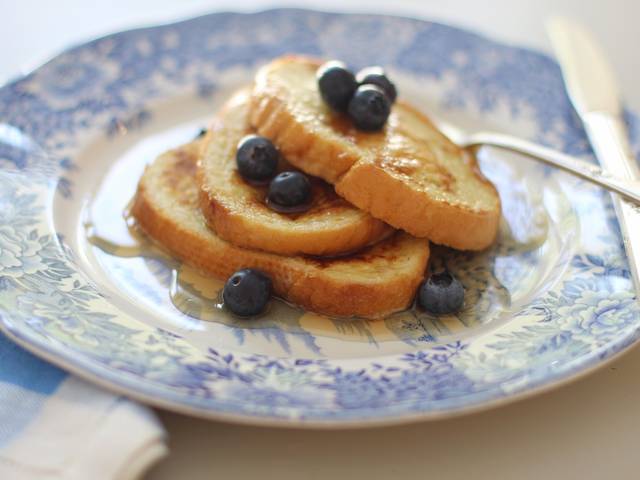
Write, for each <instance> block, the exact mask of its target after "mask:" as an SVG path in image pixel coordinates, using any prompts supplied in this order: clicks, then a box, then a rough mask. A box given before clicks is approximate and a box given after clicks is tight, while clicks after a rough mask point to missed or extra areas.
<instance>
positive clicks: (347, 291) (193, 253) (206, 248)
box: [131, 144, 429, 318]
mask: <svg viewBox="0 0 640 480" xmlns="http://www.w3.org/2000/svg"><path fill="white" fill-rule="evenodd" d="M196 156H197V154H196V153H195V149H194V148H193V144H191V145H187V146H185V147H183V148H180V149H176V150H172V151H170V152H167V153H165V154H164V155H161V156H160V157H159V158H158V159H157V160H156V162H155V163H154V164H153V165H151V166H150V167H148V168H147V169H146V170H145V173H144V175H143V177H142V179H141V180H140V183H139V184H138V190H137V193H136V196H135V199H134V202H133V206H132V209H131V212H132V214H133V216H134V217H135V218H136V221H137V222H138V225H139V226H140V227H141V228H142V230H143V231H145V232H146V233H147V234H148V235H149V236H150V237H151V238H153V239H154V240H155V241H156V242H158V243H159V244H161V245H163V246H164V247H165V248H167V249H168V250H169V251H170V252H171V253H172V254H174V255H175V256H176V257H178V258H180V259H181V260H183V261H185V262H186V263H189V264H191V265H193V266H194V267H196V268H198V269H199V270H201V271H203V272H204V273H207V274H210V275H213V276H215V277H217V278H220V279H221V280H225V279H226V278H228V277H229V276H230V275H231V274H232V273H233V272H235V271H236V270H239V269H241V268H257V269H260V270H262V271H264V272H266V273H267V274H268V275H269V276H270V277H271V278H272V280H273V283H274V290H275V292H276V293H277V294H278V295H280V296H282V297H284V298H286V299H287V300H289V301H291V302H293V303H296V304H298V305H300V306H302V307H303V308H305V309H308V310H311V311H315V312H317V313H322V314H327V315H337V316H359V317H365V318H379V317H383V316H385V315H387V314H389V313H392V312H395V311H399V310H403V309H405V308H406V307H407V306H408V305H409V304H410V303H411V301H412V299H413V296H414V293H415V291H416V288H417V287H418V284H419V283H420V281H421V280H422V277H423V274H424V270H425V267H426V263H427V259H428V256H429V246H428V242H427V241H425V240H419V239H415V238H412V237H410V236H409V235H407V234H404V233H397V234H395V235H394V236H393V237H391V238H389V239H387V240H384V241H382V242H380V243H378V244H377V245H375V246H373V247H369V248H367V249H365V250H363V251H362V252H360V253H359V254H357V255H352V256H350V257H345V258H338V259H312V258H305V257H282V256H279V255H275V254H271V253H267V252H260V251H255V250H248V249H244V248H240V247H237V246H234V245H232V244H230V243H228V242H226V241H224V240H222V239H221V238H219V237H218V236H217V235H216V234H215V233H213V232H212V231H211V230H210V229H208V228H207V226H206V225H205V220H204V217H203V216H202V214H201V213H200V211H199V210H198V190H199V189H198V187H197V184H196V181H195V178H194V177H193V176H190V175H192V174H190V173H189V172H190V171H191V170H190V169H189V168H186V165H185V162H186V160H185V159H188V158H191V159H192V161H193V162H194V163H195V161H196ZM178 163H181V166H178ZM177 175H178V176H180V178H181V180H180V181H179V182H176V181H175V180H173V179H175V178H176V176H177Z"/></svg>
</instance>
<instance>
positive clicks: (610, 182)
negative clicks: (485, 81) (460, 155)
mask: <svg viewBox="0 0 640 480" xmlns="http://www.w3.org/2000/svg"><path fill="white" fill-rule="evenodd" d="M437 124H438V127H439V128H440V129H441V130H442V132H443V133H444V134H445V135H446V136H447V137H449V138H450V139H451V140H453V141H454V142H455V143H457V144H458V145H460V146H461V147H462V148H470V147H479V146H483V145H488V146H492V147H498V148H503V149H505V150H510V151H512V152H517V153H521V154H523V155H526V156H527V157H530V158H532V159H534V160H538V161H541V162H543V163H546V164H547V165H552V166H554V167H557V168H560V169H562V170H564V171H565V172H569V173H572V174H574V175H577V176H578V177H581V178H584V179H585V180H588V181H590V182H592V183H595V184H596V185H600V186H601V187H603V188H606V189H607V190H610V191H612V192H616V193H617V194H619V195H621V196H623V197H625V198H626V199H627V200H630V201H632V202H634V203H636V204H640V182H638V181H634V180H625V179H622V178H617V177H615V176H613V175H611V174H610V173H609V172H607V171H606V170H603V169H602V168H600V167H599V166H597V165H593V164H591V163H589V162H585V161H584V160H580V159H578V158H576V157H572V156H570V155H566V154H564V153H562V152H558V151H557V150H553V149H551V148H547V147H543V146H542V145H538V144H536V143H533V142H529V141H527V140H522V139H521V138H517V137H512V136H511V135H505V134H502V133H493V132H477V133H472V134H467V133H466V132H464V131H463V130H461V129H460V128H458V127H455V126H453V125H451V124H450V123H446V122H441V121H439V120H438V121H437Z"/></svg>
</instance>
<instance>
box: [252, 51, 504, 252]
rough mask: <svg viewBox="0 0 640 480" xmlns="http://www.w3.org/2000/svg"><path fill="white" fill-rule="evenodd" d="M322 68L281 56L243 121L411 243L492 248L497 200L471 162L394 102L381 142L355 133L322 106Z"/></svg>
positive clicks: (262, 76)
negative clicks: (318, 78)
mask: <svg viewBox="0 0 640 480" xmlns="http://www.w3.org/2000/svg"><path fill="white" fill-rule="evenodd" d="M320 65H321V62H320V61H318V60H315V59H309V58H305V57H298V56H285V57H281V58H279V59H276V60H274V61H272V62H271V63H269V64H268V65H266V66H264V67H262V68H261V69H260V70H259V71H258V74H257V76H256V80H255V86H254V91H253V95H252V102H251V112H250V120H251V123H252V125H253V126H254V127H255V128H256V129H257V131H258V132H259V133H260V134H261V135H264V136H266V137H268V138H270V139H271V140H272V141H273V142H274V144H275V145H276V146H277V147H278V148H279V149H280V150H281V151H282V152H283V154H284V155H286V157H287V159H288V160H289V161H290V162H291V163H292V164H293V165H295V166H296V167H298V168H300V169H301V170H303V171H305V172H307V173H309V174H311V175H316V176H319V177H321V178H324V179H325V180H327V181H328V182H329V183H332V184H334V185H335V188H336V192H337V193H338V194H339V195H341V196H342V197H344V198H345V199H347V200H348V201H349V202H351V203H352V204H354V205H355V206H357V207H359V208H361V209H362V210H365V211H367V212H369V213H371V215H373V216H374V217H376V218H379V219H381V220H384V221H385V222H386V223H388V224H390V225H392V226H394V227H396V228H401V229H403V230H405V231H407V232H409V233H411V234H412V235H415V236H418V237H424V238H429V239H430V240H431V241H433V242H434V243H439V244H443V245H447V246H449V247H453V248H456V249H460V250H482V249H484V248H486V247H488V246H489V245H491V243H492V242H493V241H494V240H495V238H496V234H497V231H498V224H499V219H500V198H499V196H498V193H497V191H496V189H495V187H494V186H493V185H492V184H491V182H489V181H488V180H487V179H486V178H485V177H484V176H483V175H482V173H481V172H480V169H479V168H478V164H477V162H476V159H475V157H473V155H471V154H470V153H469V152H467V151H465V150H463V149H461V148H459V147H458V146H457V145H455V144H454V143H453V142H451V141H450V140H449V139H448V138H447V137H446V136H444V135H443V134H442V133H441V132H440V131H439V130H438V129H437V128H436V127H435V126H434V125H433V124H432V123H431V122H430V121H429V119H428V118H427V117H426V116H425V115H423V114H422V113H420V112H419V111H418V110H416V109H414V108H413V107H411V106H410V105H408V104H407V103H404V102H402V101H397V102H396V103H395V104H394V105H393V108H392V110H391V114H390V116H389V118H388V120H387V124H386V125H385V127H384V128H383V130H381V131H379V132H363V131H358V130H356V128H355V127H354V126H353V125H352V122H351V121H350V120H349V119H348V117H347V116H346V115H344V114H340V113H336V112H333V111H331V110H330V109H329V107H328V106H327V105H326V104H325V103H324V101H323V100H322V98H321V96H320V93H319V91H318V86H317V81H316V70H317V69H318V67H319V66H320Z"/></svg>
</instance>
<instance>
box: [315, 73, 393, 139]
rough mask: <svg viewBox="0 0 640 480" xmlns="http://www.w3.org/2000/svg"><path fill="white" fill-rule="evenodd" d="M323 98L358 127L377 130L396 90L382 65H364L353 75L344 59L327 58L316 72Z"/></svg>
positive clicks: (380, 126)
mask: <svg viewBox="0 0 640 480" xmlns="http://www.w3.org/2000/svg"><path fill="white" fill-rule="evenodd" d="M317 79H318V88H319V89H320V95H321V96H322V98H323V100H324V101H325V102H326V103H327V105H329V106H330V107H331V108H332V109H333V110H336V111H338V112H345V113H347V114H348V115H349V117H351V120H352V121H353V124H354V125H355V126H356V128H358V129H359V130H364V131H368V132H373V131H376V130H380V129H381V128H382V127H383V126H384V124H385V123H386V122H387V118H389V113H391V105H392V104H393V102H395V100H396V97H397V91H396V87H395V85H394V84H393V83H392V82H391V80H389V78H388V77H387V75H386V74H385V72H384V69H383V68H382V67H367V68H364V69H362V70H360V71H359V72H358V73H357V75H354V74H353V73H352V72H351V71H350V70H349V69H348V68H347V67H346V65H345V64H344V63H342V62H338V61H331V62H327V63H325V64H323V65H322V66H321V67H320V68H319V69H318V72H317Z"/></svg>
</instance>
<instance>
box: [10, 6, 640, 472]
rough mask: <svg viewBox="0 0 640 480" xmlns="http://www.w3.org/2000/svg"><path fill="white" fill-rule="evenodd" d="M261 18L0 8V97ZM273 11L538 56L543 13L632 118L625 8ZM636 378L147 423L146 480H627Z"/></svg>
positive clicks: (620, 371) (639, 75) (638, 466)
mask: <svg viewBox="0 0 640 480" xmlns="http://www.w3.org/2000/svg"><path fill="white" fill-rule="evenodd" d="M272 5H273V3H272V2H265V1H256V0H251V1H238V0H236V1H206V0H183V1H177V0H173V1H172V0H111V1H109V2H87V1H82V0H65V1H57V2H47V1H44V0H41V1H36V0H21V1H20V2H16V1H15V0H11V1H10V0H0V7H1V8H0V11H2V14H3V15H2V18H3V21H2V29H0V83H1V82H4V81H6V80H8V79H10V78H12V77H15V76H17V75H19V74H20V73H21V72H24V71H28V70H29V69H30V68H32V67H34V66H36V65H37V64H38V63H40V62H42V61H43V60H46V59H47V58H49V57H51V56H52V55H54V54H56V53H57V52H59V51H61V50H62V49H64V48H65V47H67V46H69V45H72V44H77V43H80V42H83V41H85V40H88V39H91V38H92V37H95V36H97V35H102V34H105V33H109V32H112V31H117V30H122V29H126V28H131V27H136V26H141V25H148V24H153V23H158V22H167V21H172V20H177V19H181V18H187V17H190V16H194V15H198V14H201V13H206V12H210V11H215V10H256V9H262V8H267V7H270V6H272ZM278 5H295V6H308V7H310V8H314V7H315V6H316V5H322V8H323V9H333V10H352V11H365V12H383V13H394V14H401V15H410V16H416V17H423V18H429V19H434V20H439V21H443V22H447V23H451V24H455V25H460V26H465V27H467V28H471V29H474V30H477V31H481V32H485V33H487V34H489V35H491V36H493V37H495V38H498V39H501V40H504V41H508V42H512V43H517V44H520V45H523V46H533V47H536V48H539V49H543V50H549V44H548V41H547V40H546V38H545V36H544V28H543V21H544V19H545V18H546V17H547V16H548V15H550V14H552V13H561V14H565V15H570V16H571V17H573V18H575V19H578V20H580V21H582V22H583V23H584V24H585V25H587V26H588V27H589V28H590V29H591V30H592V31H593V32H594V33H595V34H596V36H597V37H598V38H599V40H600V41H601V43H602V44H603V45H604V47H605V49H606V50H607V52H608V53H609V55H610V58H611V62H612V64H613V65H614V68H615V69H616V72H617V74H618V76H619V82H620V85H621V90H622V92H623V96H624V97H625V99H626V102H627V104H628V105H629V106H630V107H631V108H632V109H633V110H636V111H640V88H638V81H639V80H640V55H638V47H639V46H640V30H639V29H638V19H639V18H640V1H638V0H582V1H580V0H511V1H509V0H486V1H478V0H428V1H427V0H423V1H419V0H405V1H402V0H387V1H378V0H367V1H361V0H358V1H350V2H347V1H344V0H342V1H332V0H325V1H324V2H302V1H298V2H279V3H278ZM36 11H37V12H38V13H37V14H36V13H35V12H36ZM638 378H640V349H637V348H636V349H634V350H632V351H631V352H629V353H628V354H626V355H625V356H623V357H622V358H619V359H617V360H616V361H614V362H613V363H612V364H610V365H608V366H607V367H605V368H603V369H602V370H600V371H599V372H597V373H595V374H592V375H590V376H588V377H586V378H583V379H581V380H579V381H577V382H574V383H572V384H570V385H567V386H563V387H562V388H560V389H558V390H555V391H553V392H550V393H546V394H543V395H540V396H537V397H534V398H531V399H528V400H524V401H521V402H518V403H515V404H512V405H509V406H506V407H502V408H500V409H497V410H492V411H488V412H484V413H479V414H475V415H470V416H465V417H460V418H457V419H452V420H443V421H438V422H432V423H421V424H414V425H408V426H401V427H390V428H384V429H366V430H356V431H333V432H332V431H320V432H318V431H302V430H278V429H267V428H254V427H242V426H235V425H227V424H222V423H214V422H207V421H203V420H197V419H192V418H188V417H184V416H181V415H177V414H173V413H168V412H161V411H159V412H158V413H159V415H160V418H161V419H162V421H163V422H164V424H165V425H166V427H167V430H168V432H169V436H170V448H171V454H170V455H169V457H168V458H167V459H165V460H164V461H162V462H161V463H159V464H158V465H157V466H155V467H154V468H153V469H152V470H151V471H150V472H149V473H148V474H147V477H146V478H148V479H151V480H160V479H178V478H179V479H181V480H190V479H204V478H212V479H213V478H225V479H245V478H259V479H261V480H270V479H279V480H288V479H307V478H309V479H321V478H323V479H324V478H335V479H341V478H349V479H350V480H359V479H367V480H372V479H390V478H399V479H414V478H416V479H417V478H420V479H423V478H434V479H457V478H474V479H483V478H491V479H502V478H505V479H512V478H517V479H539V478H551V479H555V478H562V479H573V478H581V479H601V478H609V479H618V478H629V479H632V478H640V455H639V454H638V453H637V445H638V443H637V442H638V440H640V381H638Z"/></svg>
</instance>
